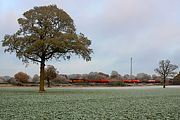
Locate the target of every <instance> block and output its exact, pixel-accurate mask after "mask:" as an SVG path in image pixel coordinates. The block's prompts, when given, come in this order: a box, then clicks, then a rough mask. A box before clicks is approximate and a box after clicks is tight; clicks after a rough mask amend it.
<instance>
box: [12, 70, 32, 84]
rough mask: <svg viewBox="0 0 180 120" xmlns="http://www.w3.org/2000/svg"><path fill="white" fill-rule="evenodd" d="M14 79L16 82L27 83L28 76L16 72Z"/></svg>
mask: <svg viewBox="0 0 180 120" xmlns="http://www.w3.org/2000/svg"><path fill="white" fill-rule="evenodd" d="M14 78H15V79H16V81H18V82H22V83H27V82H28V79H29V75H27V74H26V73H23V72H18V73H16V74H15V75H14Z"/></svg>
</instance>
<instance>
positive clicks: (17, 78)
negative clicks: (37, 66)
mask: <svg viewBox="0 0 180 120" xmlns="http://www.w3.org/2000/svg"><path fill="white" fill-rule="evenodd" d="M127 79H136V80H141V81H146V80H161V77H160V76H157V75H155V74H153V75H149V74H146V73H138V74H137V75H136V76H134V75H132V76H130V75H129V74H125V75H121V74H119V73H118V72H117V71H112V72H111V74H106V73H103V72H90V73H89V74H70V75H65V74H60V73H59V71H57V69H56V68H55V67H54V66H52V65H48V66H47V67H46V69H45V81H46V84H47V86H49V87H50V85H58V84H69V83H71V80H113V81H116V80H117V81H121V80H127ZM39 81H40V77H39V75H38V74H35V75H34V76H32V77H31V76H30V75H28V74H27V73H24V72H18V73H16V74H15V75H14V76H13V77H10V76H1V77H0V83H1V84H14V85H23V84H32V85H38V84H39ZM179 81H180V74H178V75H177V76H175V77H174V83H175V84H180V82H179Z"/></svg>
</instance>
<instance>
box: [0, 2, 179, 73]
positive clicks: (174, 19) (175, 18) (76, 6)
mask: <svg viewBox="0 0 180 120" xmlns="http://www.w3.org/2000/svg"><path fill="white" fill-rule="evenodd" d="M49 4H56V5H57V6H58V7H59V8H62V9H63V10H65V11H66V12H67V13H68V14H69V15H70V16H71V17H72V19H73V20H74V23H75V25H76V28H77V32H82V33H84V34H85V35H86V36H87V37H88V38H89V39H90V40H91V41H92V45H91V48H92V49H93V51H94V54H92V61H90V62H86V61H83V60H82V59H80V58H78V57H74V58H73V59H72V60H70V61H63V60H62V61H61V62H59V61H50V62H47V63H46V64H51V65H54V66H55V67H56V68H57V69H58V71H59V72H60V73H65V74H72V73H89V72H91V71H97V72H105V73H108V74H110V73H111V71H112V70H116V71H118V72H119V73H120V74H122V75H124V74H129V71H130V70H129V69H130V58H131V57H133V74H134V75H135V74H137V73H141V72H144V73H148V74H154V69H155V68H156V67H157V66H158V62H159V61H160V60H162V59H169V60H170V61H171V62H172V63H173V64H176V65H178V66H179V65H180V55H179V54H180V0H26V1H25V0H0V40H3V37H4V35H5V34H13V33H15V32H16V31H17V30H18V28H19V26H18V23H17V19H18V18H20V17H23V16H22V14H23V13H24V12H25V11H27V10H29V9H31V8H33V7H34V6H43V5H49ZM19 71H23V72H27V73H28V74H29V75H31V76H32V75H34V74H38V73H39V65H37V64H32V63H31V64H29V66H28V67H27V68H25V65H23V63H22V62H21V60H19V59H18V58H16V55H15V54H9V53H4V48H2V45H0V76H3V75H10V76H13V75H14V74H15V73H17V72H19Z"/></svg>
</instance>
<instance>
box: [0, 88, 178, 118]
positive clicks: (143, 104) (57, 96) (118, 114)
mask: <svg viewBox="0 0 180 120" xmlns="http://www.w3.org/2000/svg"><path fill="white" fill-rule="evenodd" d="M61 119H62V120H180V88H166V89H163V88H148V89H143V88H142V89H136V88H134V89H103V88H102V89H80V88H79V89H71V88H51V89H47V91H46V93H38V88H0V120H61Z"/></svg>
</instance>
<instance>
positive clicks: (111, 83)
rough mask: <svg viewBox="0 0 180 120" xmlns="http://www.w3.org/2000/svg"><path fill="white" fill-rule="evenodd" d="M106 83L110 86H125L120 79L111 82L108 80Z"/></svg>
mask: <svg viewBox="0 0 180 120" xmlns="http://www.w3.org/2000/svg"><path fill="white" fill-rule="evenodd" d="M108 85H110V86H126V84H125V83H123V82H121V81H112V82H109V83H108Z"/></svg>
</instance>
